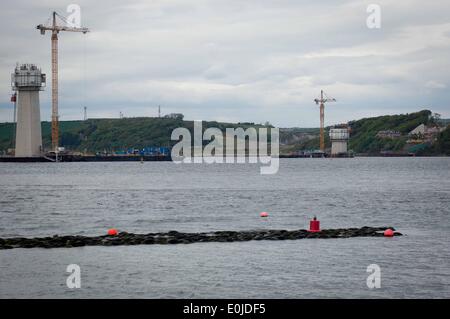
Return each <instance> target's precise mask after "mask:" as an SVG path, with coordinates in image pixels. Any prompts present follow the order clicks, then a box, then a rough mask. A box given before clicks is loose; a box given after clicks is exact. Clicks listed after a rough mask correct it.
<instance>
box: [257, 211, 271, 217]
mask: <svg viewBox="0 0 450 319" xmlns="http://www.w3.org/2000/svg"><path fill="white" fill-rule="evenodd" d="M259 216H261V217H269V214H268V213H266V212H262V213H261V214H259Z"/></svg>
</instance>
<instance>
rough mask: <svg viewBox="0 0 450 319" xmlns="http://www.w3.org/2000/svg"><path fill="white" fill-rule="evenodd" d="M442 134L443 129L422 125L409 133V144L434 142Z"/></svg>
mask: <svg viewBox="0 0 450 319" xmlns="http://www.w3.org/2000/svg"><path fill="white" fill-rule="evenodd" d="M440 132H442V128H441V127H438V126H426V125H425V124H420V125H419V126H417V127H416V128H415V129H413V130H412V131H411V132H409V133H408V135H409V139H408V141H407V143H410V144H418V143H424V142H428V143H430V142H434V141H435V140H436V139H437V136H438V134H439V133H440Z"/></svg>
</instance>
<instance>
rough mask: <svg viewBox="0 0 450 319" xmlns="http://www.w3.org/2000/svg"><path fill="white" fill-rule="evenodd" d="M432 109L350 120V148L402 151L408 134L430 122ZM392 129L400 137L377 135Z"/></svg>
mask: <svg viewBox="0 0 450 319" xmlns="http://www.w3.org/2000/svg"><path fill="white" fill-rule="evenodd" d="M430 121H432V117H431V111H429V110H423V111H420V112H416V113H409V114H400V115H385V116H378V117H371V118H364V119H361V120H357V121H351V122H349V125H350V127H351V138H350V143H349V149H351V150H353V151H354V152H356V153H369V154H378V153H379V152H380V151H401V150H402V149H403V148H404V147H405V145H406V141H407V139H408V136H407V134H408V133H409V132H410V131H411V130H413V129H414V128H416V127H417V126H418V125H420V124H422V123H423V124H425V125H427V124H430ZM385 130H392V131H398V132H400V133H401V134H402V136H401V137H400V138H396V139H389V138H380V137H377V136H376V135H377V133H378V132H379V131H385Z"/></svg>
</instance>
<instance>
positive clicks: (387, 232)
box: [383, 228, 394, 237]
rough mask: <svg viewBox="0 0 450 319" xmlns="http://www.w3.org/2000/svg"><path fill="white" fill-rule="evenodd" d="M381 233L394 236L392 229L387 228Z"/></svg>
mask: <svg viewBox="0 0 450 319" xmlns="http://www.w3.org/2000/svg"><path fill="white" fill-rule="evenodd" d="M383 235H384V236H385V237H392V236H394V231H393V230H392V229H390V228H388V229H386V230H385V231H384V233H383Z"/></svg>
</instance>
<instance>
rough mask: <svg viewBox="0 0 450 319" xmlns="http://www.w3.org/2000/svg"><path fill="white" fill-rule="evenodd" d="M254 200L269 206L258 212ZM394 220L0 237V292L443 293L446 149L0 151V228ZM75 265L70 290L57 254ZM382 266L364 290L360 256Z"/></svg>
mask: <svg viewBox="0 0 450 319" xmlns="http://www.w3.org/2000/svg"><path fill="white" fill-rule="evenodd" d="M261 211H267V212H269V214H270V216H269V218H268V219H261V218H260V217H259V213H260V212H261ZM313 215H317V216H318V218H319V219H320V220H321V225H322V227H323V228H335V227H360V226H365V225H367V226H388V225H390V226H394V227H396V228H397V230H399V231H401V232H402V233H404V234H405V235H406V236H403V237H396V238H351V239H313V240H296V241H252V242H241V243H196V244H190V245H149V246H118V247H81V248H71V249H66V248H60V249H49V250H46V249H39V248H36V249H13V250H0V297H1V298H10V297H13V298H22V297H31V298H43V297H55V298H90V297H100V298H103V297H105V298H110V297H118V298H123V297H132V298H412V297H417V298H449V297H450V158H354V159H285V160H281V163H280V170H279V172H278V174H276V175H260V174H259V166H258V165H253V164H252V165H250V164H246V165H242V164H235V165H206V164H205V165H198V164H195V165H194V164H192V165H176V164H174V163H168V162H161V163H158V162H154V163H153V162H146V163H144V164H141V163H138V162H136V163H57V164H55V163H23V164H21V163H0V237H12V236H21V237H33V236H51V235H54V234H79V235H100V234H104V233H105V232H106V230H107V229H108V228H110V227H115V228H118V229H119V230H123V231H128V232H138V233H147V232H160V231H169V230H177V231H186V232H199V231H208V230H250V229H261V228H270V229H298V228H307V226H308V220H309V218H310V217H312V216H313ZM69 264H78V265H79V266H80V267H81V286H82V287H81V289H69V288H67V286H66V278H67V276H68V275H69V274H68V273H66V267H67V265H69ZM370 264H377V265H379V266H380V268H381V288H379V289H369V288H368V287H367V285H366V279H367V276H368V275H369V274H368V273H367V272H366V269H367V266H368V265H370Z"/></svg>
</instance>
